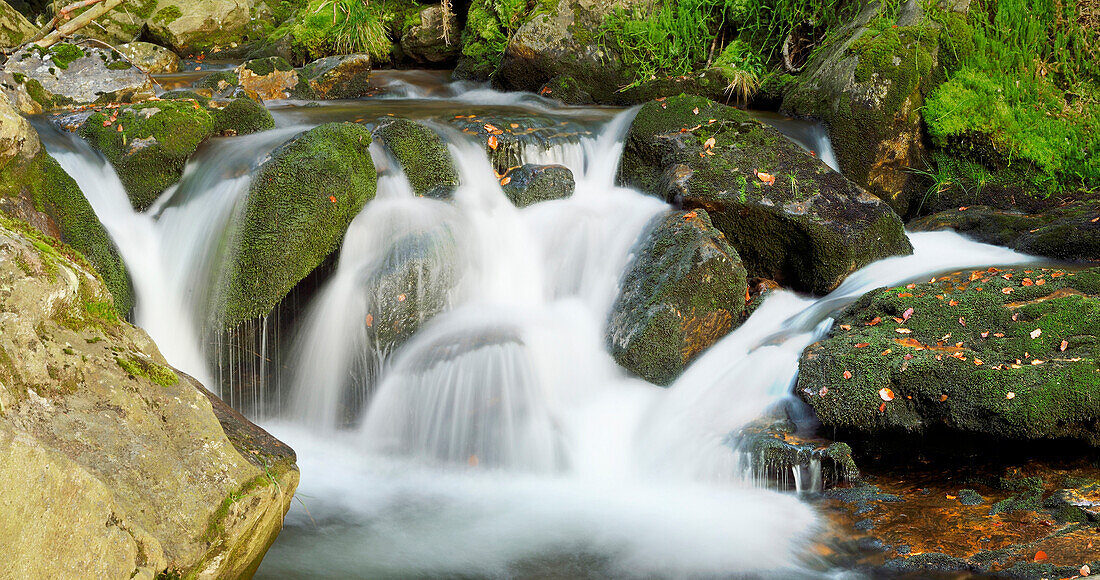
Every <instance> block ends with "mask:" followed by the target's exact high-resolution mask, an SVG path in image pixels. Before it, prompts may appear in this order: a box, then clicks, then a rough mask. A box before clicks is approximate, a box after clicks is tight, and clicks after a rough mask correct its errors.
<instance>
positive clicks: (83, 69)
mask: <svg viewBox="0 0 1100 580" xmlns="http://www.w3.org/2000/svg"><path fill="white" fill-rule="evenodd" d="M4 70H5V71H6V72H8V73H11V74H12V75H13V76H14V75H19V76H21V77H25V78H27V79H32V80H34V81H35V82H36V83H38V87H39V88H40V89H41V92H42V100H43V101H45V102H42V103H41V104H42V106H43V107H45V108H56V107H61V106H65V105H71V104H76V105H84V104H89V103H111V102H122V103H131V102H138V101H143V100H145V99H149V98H152V97H153V96H154V91H153V86H154V85H153V79H151V78H150V77H149V75H147V74H145V73H143V72H141V70H140V69H138V68H137V67H135V66H133V65H131V64H130V63H129V62H127V61H126V59H124V58H123V57H122V55H121V54H119V53H117V52H115V51H114V50H109V49H104V48H99V47H93V46H79V45H76V44H68V43H61V44H55V45H54V46H52V47H50V48H39V47H37V46H31V47H28V48H23V49H21V50H19V51H18V52H16V53H15V54H13V55H11V56H10V57H9V58H8V62H7V63H5V64H4ZM17 80H19V79H17ZM32 96H34V94H33V93H32ZM35 100H39V98H38V97H35Z"/></svg>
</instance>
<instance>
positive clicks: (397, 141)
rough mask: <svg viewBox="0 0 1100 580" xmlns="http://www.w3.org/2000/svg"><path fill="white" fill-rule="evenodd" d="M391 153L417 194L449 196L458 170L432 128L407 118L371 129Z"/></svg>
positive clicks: (453, 187) (452, 190) (456, 185)
mask: <svg viewBox="0 0 1100 580" xmlns="http://www.w3.org/2000/svg"><path fill="white" fill-rule="evenodd" d="M374 135H375V137H377V138H378V139H379V140H380V141H382V143H383V144H385V145H386V148H387V149H389V151H390V153H392V154H393V156H394V157H395V158H397V161H398V162H399V163H400V164H401V167H402V168H404V170H405V176H406V177H408V179H409V184H410V185H412V188H413V191H414V192H416V194H417V195H421V196H424V195H426V196H428V197H434V198H437V199H446V198H450V197H451V195H452V194H453V193H454V189H455V188H456V187H458V170H457V169H455V166H454V161H452V160H451V152H450V150H449V149H447V144H446V143H444V142H443V139H442V138H440V136H439V135H438V134H436V132H435V131H432V130H431V129H429V128H427V127H425V126H423V125H420V124H417V123H415V122H413V121H410V120H408V119H395V120H393V121H391V122H388V123H386V124H385V125H381V126H379V127H378V128H377V129H375V132H374Z"/></svg>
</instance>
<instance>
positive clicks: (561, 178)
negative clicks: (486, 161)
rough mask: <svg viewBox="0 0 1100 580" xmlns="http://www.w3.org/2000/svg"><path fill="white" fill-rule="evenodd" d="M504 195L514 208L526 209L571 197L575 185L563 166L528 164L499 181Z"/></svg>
mask: <svg viewBox="0 0 1100 580" xmlns="http://www.w3.org/2000/svg"><path fill="white" fill-rule="evenodd" d="M501 182H502V183H503V186H502V189H503V190H504V195H506V196H508V199H510V200H512V204H513V205H515V206H516V207H527V206H529V205H531V204H533V203H538V202H540V201H550V200H553V199H565V198H567V197H569V196H571V195H573V190H574V188H575V187H576V183H575V182H574V181H573V172H572V171H570V170H569V168H568V167H565V166H564V165H534V164H531V163H528V164H526V165H523V166H522V167H517V168H515V169H513V170H512V171H509V172H508V174H507V175H505V176H504V178H503V179H502V180H501Z"/></svg>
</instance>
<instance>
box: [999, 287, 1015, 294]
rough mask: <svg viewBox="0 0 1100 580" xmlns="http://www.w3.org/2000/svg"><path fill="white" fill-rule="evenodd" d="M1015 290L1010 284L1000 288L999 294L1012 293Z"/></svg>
mask: <svg viewBox="0 0 1100 580" xmlns="http://www.w3.org/2000/svg"><path fill="white" fill-rule="evenodd" d="M1014 291H1015V290H1014V289H1013V288H1012V287H1011V286H1005V287H1004V288H1001V294H1012V293H1013V292H1014Z"/></svg>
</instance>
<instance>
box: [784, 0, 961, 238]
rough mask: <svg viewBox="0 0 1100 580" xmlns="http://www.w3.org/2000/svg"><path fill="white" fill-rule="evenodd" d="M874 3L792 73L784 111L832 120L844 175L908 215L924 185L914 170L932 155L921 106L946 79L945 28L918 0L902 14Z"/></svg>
mask: <svg viewBox="0 0 1100 580" xmlns="http://www.w3.org/2000/svg"><path fill="white" fill-rule="evenodd" d="M882 11H883V9H882V7H881V6H880V4H879V3H869V4H868V5H867V6H866V8H864V10H862V11H861V12H860V13H859V14H858V15H857V16H856V17H855V18H854V19H853V20H852V21H851V22H849V23H848V24H846V25H844V26H842V27H841V28H840V29H838V30H837V31H836V32H834V33H832V34H831V35H830V36H829V41H828V43H827V44H826V45H825V46H823V47H822V48H820V49H819V50H818V51H817V52H815V53H814V55H813V57H812V58H811V59H810V61H809V62H808V63H807V64H806V66H805V68H804V69H803V70H802V72H801V74H799V75H797V76H792V77H789V82H790V85H791V86H790V88H789V90H787V91H786V94H785V96H784V98H783V101H782V106H781V109H780V110H781V111H783V112H784V113H786V114H789V115H791V116H798V117H812V118H816V119H821V120H822V121H824V122H825V124H826V126H827V127H828V130H829V138H830V140H831V141H832V144H833V149H834V150H835V151H836V156H837V160H838V162H839V163H840V168H841V170H842V172H843V173H844V175H845V176H846V177H848V178H849V179H851V180H852V181H855V182H856V183H858V184H859V185H861V186H863V187H866V188H867V190H868V191H870V192H871V193H873V194H875V195H877V196H878V197H880V198H882V199H883V200H884V201H886V202H887V203H889V204H890V206H891V207H892V208H894V210H895V211H896V212H898V213H899V214H901V215H903V216H908V215H909V214H910V213H911V212H913V211H915V210H916V208H915V207H911V206H913V205H915V204H917V203H919V202H920V200H921V197H922V195H923V193H924V190H925V187H924V186H923V184H922V182H921V176H920V175H919V174H917V173H915V172H913V171H912V168H923V167H924V166H925V163H926V162H925V159H926V158H927V157H928V154H927V152H926V151H925V147H924V143H925V141H926V137H925V134H924V128H923V126H922V123H921V117H920V108H921V107H922V106H923V104H924V99H925V97H926V96H927V95H928V94H929V92H930V91H931V90H932V89H933V88H935V86H936V85H937V84H938V83H939V82H942V80H943V79H942V77H943V75H942V72H940V68H939V62H938V61H939V56H938V55H939V45H940V32H941V31H940V28H939V25H937V24H936V23H934V22H932V21H931V19H929V18H928V17H927V16H926V15H925V14H924V11H923V9H922V8H921V7H920V5H919V3H918V2H917V1H916V0H908V1H907V2H905V3H903V4H902V5H901V7H900V9H899V10H898V11H897V12H898V15H897V17H896V18H890V17H887V16H885V15H883V13H882Z"/></svg>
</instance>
